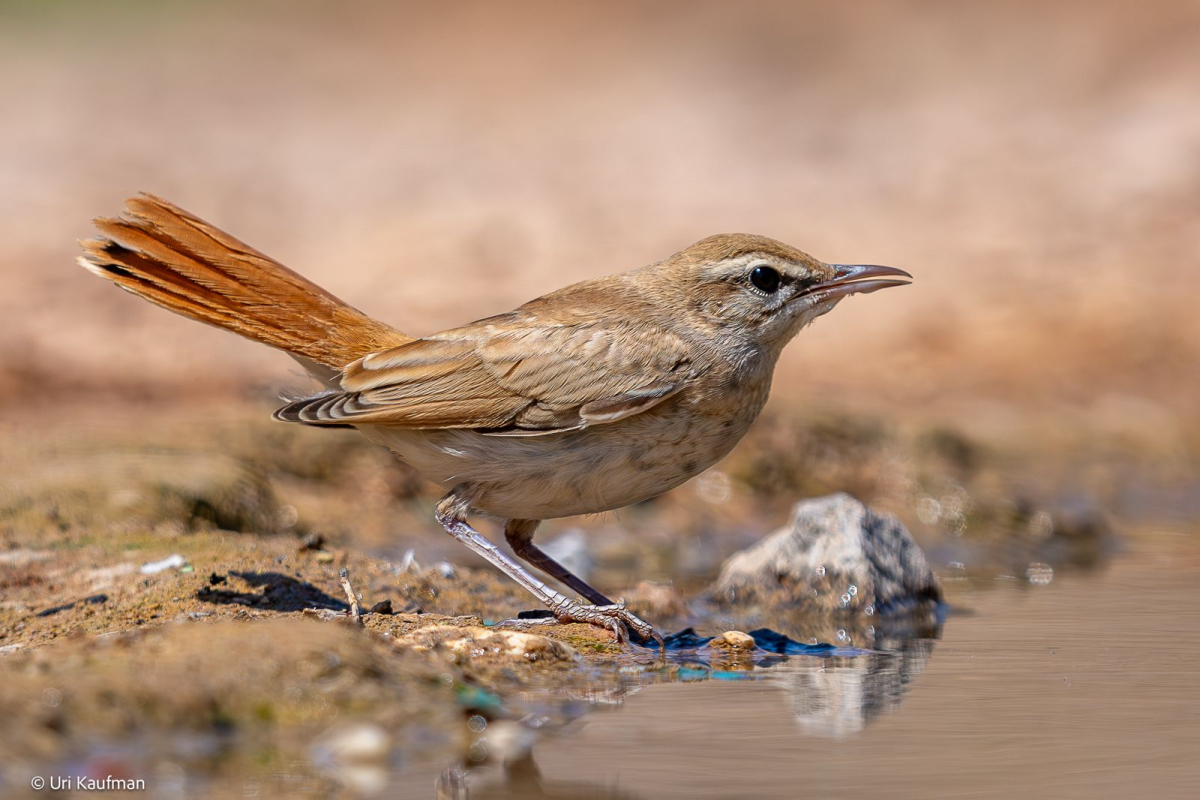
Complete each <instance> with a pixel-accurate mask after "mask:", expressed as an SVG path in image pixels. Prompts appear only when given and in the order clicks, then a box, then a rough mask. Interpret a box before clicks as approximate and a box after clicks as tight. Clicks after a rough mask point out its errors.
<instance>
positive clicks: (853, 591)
mask: <svg viewBox="0 0 1200 800" xmlns="http://www.w3.org/2000/svg"><path fill="white" fill-rule="evenodd" d="M846 593H847V594H849V595H850V596H851V597H856V596H858V587H857V586H855V585H854V584H850V588H849V589H847V590H846Z"/></svg>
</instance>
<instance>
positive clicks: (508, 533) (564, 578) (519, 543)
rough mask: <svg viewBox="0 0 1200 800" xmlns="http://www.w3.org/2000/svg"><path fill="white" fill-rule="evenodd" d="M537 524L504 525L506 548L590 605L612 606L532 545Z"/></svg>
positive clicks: (529, 521)
mask: <svg viewBox="0 0 1200 800" xmlns="http://www.w3.org/2000/svg"><path fill="white" fill-rule="evenodd" d="M538 523H539V520H536V519H510V520H509V521H508V522H507V523H506V524H505V526H504V538H505V539H506V540H507V541H508V546H509V547H511V548H512V549H513V552H514V553H516V554H517V558H519V559H521V560H522V561H524V562H525V563H527V564H532V565H533V566H535V567H537V568H538V569H540V570H541V571H542V572H544V573H546V574H547V575H549V576H550V577H551V578H554V579H555V580H556V581H559V582H561V583H562V584H564V585H565V586H569V587H570V588H571V590H572V591H575V592H578V593H579V594H580V595H582V596H583V597H586V598H587V599H588V602H590V603H595V604H596V605H598V606H611V605H613V601H612V600H609V599H608V598H607V597H605V596H604V595H603V594H601V593H600V592H598V591H596V590H595V589H593V588H592V587H591V586H590V585H588V583H587V582H586V581H584V580H583V578H580V577H579V576H578V575H575V574H573V573H572V572H571V571H570V570H568V569H567V568H566V567H564V566H563V565H562V564H560V563H558V562H557V561H555V560H554V559H553V558H551V557H550V556H548V555H546V552H545V551H544V550H542V548H540V547H538V546H537V545H536V544H534V543H533V532H534V531H535V530H537V526H538Z"/></svg>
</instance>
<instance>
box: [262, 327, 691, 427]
mask: <svg viewBox="0 0 1200 800" xmlns="http://www.w3.org/2000/svg"><path fill="white" fill-rule="evenodd" d="M685 353H686V346H685V345H684V343H683V342H682V340H680V339H679V338H678V337H677V336H675V335H674V334H672V333H671V332H669V331H667V330H664V329H663V328H661V327H659V326H656V325H651V324H647V323H638V324H627V325H623V326H616V325H614V324H613V323H611V322H608V321H605V320H603V319H600V318H598V317H592V318H590V319H589V318H584V319H572V320H569V321H566V322H563V321H555V320H547V319H542V318H539V317H538V316H537V315H534V314H530V313H522V312H521V311H516V312H513V313H511V314H504V315H501V316H499V317H492V318H489V319H485V320H480V321H479V322H475V323H472V324H471V325H467V326H465V327H462V328H457V329H455V330H450V331H446V332H444V333H440V334H437V335H435V336H431V337H428V338H425V339H418V340H415V341H412V342H408V343H406V344H403V345H400V346H399V347H394V348H391V349H389V350H384V351H381V352H378V353H374V354H372V355H369V356H366V357H364V358H362V359H360V360H359V361H356V362H354V363H353V364H351V365H350V366H349V367H347V368H346V371H345V374H344V376H343V379H342V389H343V391H340V392H329V393H325V394H320V395H316V396H314V397H310V398H307V399H304V400H299V401H296V402H294V403H291V404H290V405H288V406H285V407H284V408H282V409H280V410H279V411H278V412H276V417H277V418H279V419H283V420H287V421H292V422H305V423H309V424H315V425H337V424H342V425H344V424H363V423H382V424H387V425H395V426H399V427H408V428H473V429H480V430H483V431H485V432H487V433H492V434H496V435H509V436H533V435H539V434H546V433H556V432H562V431H568V430H576V429H579V428H582V427H585V426H587V425H595V424H602V423H608V422H614V421H616V420H619V419H624V418H625V417H629V416H632V415H634V414H638V413H640V412H642V411H645V410H647V409H649V408H652V407H654V406H655V405H657V404H658V403H661V402H663V401H664V400H666V399H667V398H669V397H671V396H672V395H674V394H675V393H676V392H678V391H679V390H680V389H681V388H682V387H683V385H684V383H685V382H686V381H687V380H688V379H690V378H692V377H694V376H695V370H694V369H693V366H692V364H691V362H690V361H689V360H688V359H687V358H686V357H685Z"/></svg>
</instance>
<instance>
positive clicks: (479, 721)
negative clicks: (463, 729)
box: [467, 714, 487, 733]
mask: <svg viewBox="0 0 1200 800" xmlns="http://www.w3.org/2000/svg"><path fill="white" fill-rule="evenodd" d="M467 727H468V728H470V729H471V730H472V731H474V732H475V733H483V732H484V730H486V729H487V720H486V719H484V718H483V717H481V716H479V715H478V714H476V715H475V716H473V717H471V718H470V719H469V720H467Z"/></svg>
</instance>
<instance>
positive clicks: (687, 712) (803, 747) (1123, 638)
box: [390, 562, 1200, 798]
mask: <svg viewBox="0 0 1200 800" xmlns="http://www.w3.org/2000/svg"><path fill="white" fill-rule="evenodd" d="M1192 583H1193V582H1192V581H1191V580H1189V579H1187V577H1186V576H1185V575H1181V574H1179V573H1178V572H1164V571H1162V570H1159V569H1154V568H1151V567H1150V565H1148V564H1146V563H1145V562H1141V563H1136V562H1129V563H1124V564H1118V565H1114V566H1113V567H1112V568H1111V569H1110V570H1108V571H1106V572H1104V573H1101V574H1099V575H1094V576H1080V577H1072V578H1067V579H1061V580H1058V581H1055V582H1054V583H1053V584H1052V585H1049V586H1039V587H1029V586H1022V585H1019V584H1013V583H1008V584H1005V585H1002V586H1001V587H1000V588H998V590H994V591H982V590H979V589H978V588H976V589H972V590H968V591H964V592H960V593H958V594H957V595H956V596H955V598H954V602H955V603H956V604H957V605H958V606H960V607H962V608H963V609H964V610H969V613H960V614H953V615H951V616H950V617H949V618H948V619H947V621H946V624H945V627H944V628H943V630H942V631H941V635H942V638H941V639H940V640H936V641H935V640H934V639H931V638H918V637H913V638H910V639H907V640H902V641H899V642H893V643H892V644H893V646H894V649H889V650H854V649H840V648H825V650H824V652H821V653H812V654H809V655H790V656H779V655H776V654H773V653H764V652H762V651H758V652H756V653H755V654H754V655H753V656H751V657H748V658H747V657H741V658H738V659H728V658H725V659H724V660H722V658H721V657H714V655H713V654H712V653H710V652H707V651H706V650H705V648H703V647H700V648H697V649H676V650H673V651H672V652H671V653H670V654H669V655H668V658H667V663H666V664H665V665H663V664H662V663H661V662H659V663H658V664H657V665H655V663H654V662H653V660H652V659H647V658H645V657H644V656H641V655H639V656H635V657H633V658H632V659H630V660H629V661H630V663H625V664H623V665H622V666H621V667H619V668H617V669H616V670H615V671H614V673H610V674H609V675H607V676H603V675H598V676H596V677H595V678H594V686H593V688H592V692H593V696H592V697H591V698H590V699H586V698H585V699H584V700H582V701H581V702H584V703H585V704H586V706H587V708H586V713H584V711H583V710H580V711H579V713H578V715H577V716H576V717H575V718H574V719H571V720H569V721H566V722H565V723H563V724H561V725H560V726H547V727H546V729H545V730H542V731H540V732H537V733H536V734H532V735H531V736H530V738H529V740H528V742H527V743H525V744H524V745H522V746H518V747H513V746H512V744H511V742H510V741H506V742H503V743H502V744H501V746H500V747H499V748H498V752H499V754H498V755H494V754H490V753H489V751H488V733H487V731H486V730H484V731H482V732H481V733H479V735H478V736H477V737H476V739H475V743H474V744H473V748H474V749H473V750H472V751H471V752H470V755H469V756H468V757H467V758H466V759H464V760H463V761H461V762H459V763H456V764H453V765H451V766H450V767H448V768H446V769H444V770H442V771H441V772H440V773H438V774H436V775H435V774H434V773H433V772H432V771H431V770H427V769H422V770H419V771H416V772H413V771H408V772H405V773H401V774H398V775H395V776H394V777H393V780H392V781H391V782H390V787H391V788H390V791H391V792H393V793H395V794H394V796H412V797H421V796H430V792H431V791H432V790H431V788H430V787H431V784H432V785H436V787H437V793H438V794H437V796H439V797H463V798H467V797H470V798H509V797H511V798H518V797H520V798H529V797H557V798H566V797H596V798H601V797H603V798H610V797H611V798H635V797H636V798H670V797H679V798H697V797H705V798H708V797H711V798H721V797H780V798H784V797H797V796H805V795H810V794H811V795H829V794H833V795H876V796H886V797H931V796H937V797H973V798H974V797H1011V796H1018V795H1019V796H1029V797H1089V798H1090V797H1132V796H1141V795H1144V794H1145V793H1147V792H1151V791H1152V792H1153V793H1154V795H1155V796H1157V797H1186V796H1195V794H1194V792H1195V790H1196V787H1198V786H1200V763H1197V761H1196V759H1195V754H1196V753H1197V752H1200V640H1198V639H1197V637H1196V634H1197V633H1200V612H1198V611H1197V609H1196V606H1195V603H1194V590H1193V586H1192ZM677 641H678V640H677ZM722 655H723V654H722ZM549 699H550V698H542V700H543V701H548V700H549ZM504 735H505V736H506V737H507V738H508V739H511V738H512V737H511V732H507V733H505V734H504Z"/></svg>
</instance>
